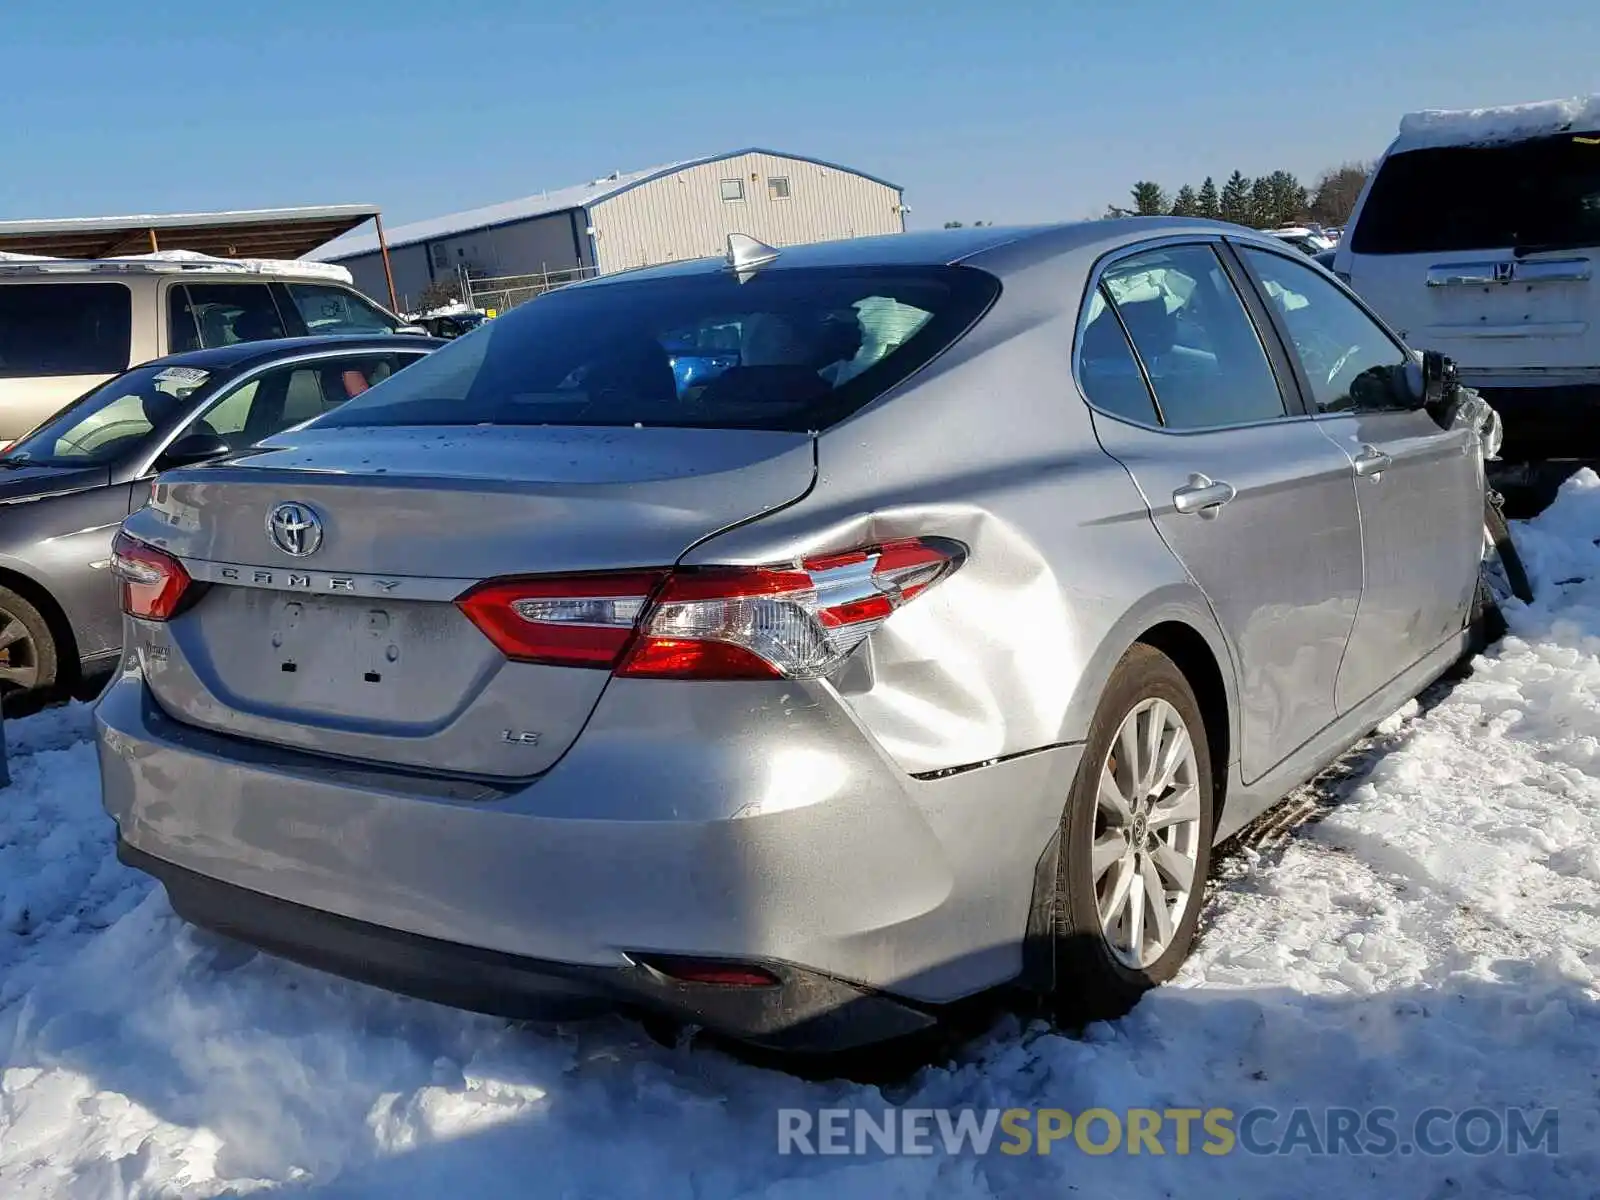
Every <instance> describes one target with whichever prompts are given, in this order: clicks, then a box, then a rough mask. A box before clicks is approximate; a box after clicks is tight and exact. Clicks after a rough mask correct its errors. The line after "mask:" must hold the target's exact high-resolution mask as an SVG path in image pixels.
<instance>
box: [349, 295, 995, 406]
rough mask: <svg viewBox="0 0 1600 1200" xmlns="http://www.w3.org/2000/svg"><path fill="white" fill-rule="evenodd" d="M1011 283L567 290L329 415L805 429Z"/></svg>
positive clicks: (882, 382)
mask: <svg viewBox="0 0 1600 1200" xmlns="http://www.w3.org/2000/svg"><path fill="white" fill-rule="evenodd" d="M999 291H1000V284H999V281H998V280H997V279H995V278H994V277H993V276H991V275H988V274H985V273H984V272H981V271H976V270H972V269H970V268H965V267H895V268H876V267H875V268H859V269H842V268H804V269H802V268H796V269H791V270H784V269H782V268H773V269H770V270H767V271H763V272H758V273H757V274H755V275H754V276H750V277H748V278H747V279H746V280H745V281H744V282H743V283H741V282H740V281H739V279H738V278H737V277H736V276H735V275H733V274H732V273H729V272H721V271H719V272H715V273H704V274H701V273H696V274H690V275H676V276H674V275H667V276H662V277H659V278H655V279H640V280H635V281H632V282H617V283H604V284H596V285H585V286H578V287H571V288H564V289H562V290H560V291H557V292H552V293H550V294H548V295H545V296H541V297H540V298H539V299H537V300H534V301H531V302H529V303H527V304H524V305H520V306H519V307H517V308H516V309H513V310H512V311H511V312H510V313H508V314H506V315H505V316H503V317H500V318H498V319H496V320H494V321H490V322H488V323H487V324H486V325H485V326H483V327H482V328H480V329H479V330H477V331H476V332H474V333H473V334H471V335H470V336H468V337H464V338H461V339H459V340H458V341H455V342H452V343H451V344H450V345H449V346H446V347H445V348H443V349H442V350H439V351H437V352H435V353H434V354H431V355H429V356H428V357H427V358H425V359H424V360H423V361H422V362H420V363H418V364H417V365H416V366H415V367H411V368H409V369H408V370H406V371H405V372H404V373H403V374H401V375H400V376H398V377H397V378H396V379H395V380H393V381H392V382H390V383H387V384H385V385H384V386H382V387H379V388H375V389H373V390H372V391H371V392H370V393H364V394H362V395H361V396H359V397H358V398H356V399H355V400H352V401H351V402H350V403H349V404H346V405H345V406H344V407H342V408H340V409H339V410H338V411H337V412H335V413H332V414H330V415H329V416H327V417H325V418H323V420H322V422H321V424H322V425H324V426H329V425H332V426H347V425H458V424H459V425H471V424H481V423H487V424H495V425H635V424H638V425H666V426H705V427H713V428H738V429H772V430H792V431H796V432H805V431H808V430H815V429H823V428H826V427H827V426H829V425H832V424H834V423H835V422H837V421H840V420H842V419H843V418H844V417H846V416H848V415H849V414H850V413H852V412H854V411H855V410H856V409H858V408H860V407H861V406H862V405H864V404H866V403H868V402H869V401H871V400H872V399H873V398H875V397H877V396H879V395H882V394H883V392H884V391H885V390H886V389H888V388H890V387H892V386H894V385H895V384H896V383H899V382H900V381H901V380H903V379H905V378H906V377H907V376H909V375H910V374H911V373H912V372H913V371H915V370H916V369H917V368H918V367H920V366H922V365H923V364H925V363H927V362H928V361H929V360H930V359H932V358H933V357H934V356H935V355H936V354H938V353H939V352H940V351H942V350H944V349H945V348H946V347H948V346H949V345H950V344H951V343H952V342H953V341H955V340H956V339H957V338H959V337H960V336H961V335H962V334H963V333H964V332H965V331H966V329H967V328H968V327H969V326H970V325H971V324H972V323H973V321H975V320H976V319H977V318H978V317H979V316H981V315H982V313H983V312H984V311H985V310H986V309H987V308H988V306H989V305H990V304H991V303H992V302H993V300H994V298H995V297H996V296H997V295H998V294H999Z"/></svg>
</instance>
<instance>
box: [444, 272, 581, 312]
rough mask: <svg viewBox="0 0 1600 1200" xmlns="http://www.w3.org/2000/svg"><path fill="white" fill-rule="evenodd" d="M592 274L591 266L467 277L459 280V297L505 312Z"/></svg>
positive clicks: (477, 305) (474, 304)
mask: <svg viewBox="0 0 1600 1200" xmlns="http://www.w3.org/2000/svg"><path fill="white" fill-rule="evenodd" d="M595 274H596V271H595V269H594V268H593V267H578V268H576V269H574V270H570V271H540V272H538V273H537V274H533V275H498V276H495V277H493V278H486V279H474V278H472V277H471V276H468V277H466V278H465V279H464V280H463V286H464V287H465V289H466V294H465V295H464V296H463V297H462V299H463V300H465V301H466V303H467V304H468V305H470V306H471V307H473V308H482V309H491V308H492V309H494V310H495V311H496V312H505V310H506V309H508V308H515V307H516V306H517V305H519V304H522V303H525V302H526V301H529V300H532V299H533V298H534V297H535V296H542V295H544V294H545V293H546V292H550V291H554V290H555V289H556V288H558V287H565V286H566V285H567V284H569V283H577V282H578V281H579V280H581V279H592V278H593V277H594V276H595Z"/></svg>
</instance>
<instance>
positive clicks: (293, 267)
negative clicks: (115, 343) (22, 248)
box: [0, 250, 353, 283]
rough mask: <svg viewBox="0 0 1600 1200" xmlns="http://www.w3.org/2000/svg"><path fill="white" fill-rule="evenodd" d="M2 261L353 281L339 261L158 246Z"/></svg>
mask: <svg viewBox="0 0 1600 1200" xmlns="http://www.w3.org/2000/svg"><path fill="white" fill-rule="evenodd" d="M0 263H9V264H16V265H17V268H18V269H19V270H22V269H28V268H32V269H34V270H36V271H37V272H38V273H39V274H43V275H74V274H80V273H81V274H107V273H114V272H117V271H126V272H133V271H149V272H160V271H163V270H171V271H182V272H184V273H188V272H194V271H202V272H203V271H215V272H217V273H218V274H219V275H284V276H289V277H291V278H298V279H336V280H338V281H339V282H340V283H351V282H353V280H352V277H351V275H350V268H348V267H342V266H340V265H339V264H338V263H324V262H309V261H307V260H305V259H298V258H217V257H215V256H213V255H210V254H201V253H200V252H199V251H197V250H158V251H154V252H151V253H148V254H119V255H113V256H110V257H106V258H51V257H50V256H48V255H44V254H21V253H18V252H16V251H13V250H0Z"/></svg>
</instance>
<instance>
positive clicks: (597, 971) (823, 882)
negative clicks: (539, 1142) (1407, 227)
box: [96, 219, 1484, 1050]
mask: <svg viewBox="0 0 1600 1200" xmlns="http://www.w3.org/2000/svg"><path fill="white" fill-rule="evenodd" d="M1416 361H1417V360H1416V358H1415V357H1414V356H1413V355H1412V354H1411V353H1410V352H1409V351H1408V350H1407V349H1406V347H1405V346H1404V345H1403V344H1402V343H1401V342H1400V341H1399V339H1398V338H1397V337H1396V336H1395V335H1394V334H1393V333H1392V332H1391V331H1390V330H1389V329H1387V328H1386V327H1385V326H1384V324H1383V323H1382V322H1381V321H1379V320H1378V319H1377V318H1376V317H1374V316H1373V315H1372V313H1371V312H1370V311H1368V310H1367V309H1366V308H1365V307H1363V306H1362V304H1361V303H1360V302H1359V301H1357V300H1356V299H1355V298H1354V297H1353V296H1352V295H1351V294H1350V293H1349V292H1347V291H1346V290H1344V289H1343V288H1342V287H1341V286H1340V284H1339V283H1338V282H1337V281H1335V280H1334V279H1333V277H1332V276H1330V275H1329V274H1327V273H1326V272H1325V271H1323V270H1322V269H1321V268H1319V267H1317V266H1316V265H1314V264H1313V263H1311V262H1310V261H1309V260H1308V259H1307V258H1306V257H1305V256H1304V255H1302V254H1300V253H1299V252H1298V251H1296V250H1295V249H1293V248H1292V247H1286V246H1284V245H1283V244H1282V243H1280V242H1277V241H1274V240H1273V239H1271V238H1268V237H1265V236H1261V235H1256V234H1252V233H1250V232H1248V231H1246V230H1242V229H1238V228H1234V227H1232V226H1223V225H1217V224H1213V223H1208V222H1197V221H1189V220H1180V219H1173V220H1155V219H1139V220H1132V221H1099V222H1091V223H1085V224H1076V225H1064V226H1056V227H1050V228H1038V229H1013V230H1004V229H992V228H982V229H975V230H973V229H969V230H958V231H950V232H944V233H936V234H926V235H923V234H906V235H900V236H895V237H887V238H869V239H862V240H857V241H848V242H839V243H833V244H824V245H812V246H804V247H793V248H789V249H784V250H782V251H776V250H773V249H771V248H770V247H765V246H762V245H760V244H759V243H755V242H752V241H750V240H749V239H741V238H739V237H738V236H737V235H736V236H735V237H733V238H730V246H729V252H728V255H727V258H726V259H713V260H705V261H698V262H687V263H678V264H673V265H669V266H662V267H657V268H652V269H646V270H640V271H635V272H629V273H626V274H622V275H618V276H614V277H611V278H608V279H602V280H599V281H595V282H592V283H588V284H583V285H580V286H574V287H570V288H567V289H564V290H561V291H559V292H556V293H553V294H551V295H548V296H546V297H543V298H541V299H539V300H536V301H534V302H532V303H529V304H526V305H524V306H522V307H520V308H517V309H515V310H514V311H512V312H510V313H509V314H507V315H506V316H504V317H501V318H500V319H498V320H495V321H492V322H489V323H488V324H487V325H486V326H484V327H483V328H482V329H480V330H478V331H476V332H474V333H472V334H470V335H468V336H466V337H463V338H461V339H460V340H458V341H456V342H453V343H451V344H450V345H449V346H447V347H446V348H444V349H442V350H440V351H438V352H437V353H436V354H434V355H432V356H430V357H429V358H427V359H425V360H423V361H422V362H421V363H419V364H418V365H416V366H414V367H412V368H410V369H409V370H407V371H405V372H403V373H400V374H398V375H396V376H395V377H394V378H393V379H390V380H388V381H385V382H383V383H381V384H379V385H378V386H376V387H374V388H372V389H371V390H369V391H367V392H365V393H363V394H362V395H361V396H360V397H358V398H356V399H354V400H352V401H350V402H349V403H348V404H346V405H344V406H343V407H341V408H339V409H338V410H336V411H334V412H332V413H330V414H328V415H326V416H324V417H322V418H320V419H318V420H316V421H313V422H312V423H310V424H309V425H306V426H303V427H300V428H298V429H295V430H292V431H290V432H287V433H283V434H280V435H278V436H277V437H276V438H273V439H271V440H269V441H268V442H267V443H265V445H264V447H263V448H261V449H259V450H257V451H254V452H251V453H249V454H247V455H245V456H242V457H238V458H235V459H233V460H229V461H224V462H221V463H218V464H213V465H208V466H203V467H194V468H185V469H181V470H176V471H173V472H171V473H169V474H167V475H164V476H163V477H162V478H161V480H160V481H159V483H158V485H157V486H156V487H155V488H154V489H153V493H152V496H151V498H150V501H149V503H148V504H147V505H145V507H143V508H142V509H140V510H139V511H137V512H136V513H134V514H133V515H132V516H131V517H129V519H128V521H127V523H126V525H125V527H124V532H123V534H122V535H121V537H120V538H119V540H118V543H117V547H116V551H115V563H114V570H115V572H116V575H117V576H118V577H119V579H120V581H121V587H122V599H123V606H124V609H125V611H126V613H127V618H126V620H127V628H126V639H125V640H126V646H127V651H126V653H125V657H124V661H123V663H122V666H121V668H120V671H119V674H118V675H117V677H116V678H115V679H114V680H113V682H112V683H111V684H110V686H109V687H108V689H107V690H106V692H105V693H104V694H103V696H102V697H101V699H100V700H99V702H98V706H97V709H96V719H97V724H98V736H99V744H100V756H101V764H102V768H103V772H104V777H105V802H106V806H107V808H108V810H109V812H110V814H111V816H112V817H113V818H114V819H115V821H116V824H117V829H118V833H119V846H120V853H121V855H122V856H123V858H124V860H125V861H127V862H129V863H132V864H134V865H135V866H137V867H140V868H142V869H144V870H146V871H148V872H149V873H151V874H152V875H154V876H156V877H157V878H158V879H160V880H161V882H162V883H163V884H164V885H165V887H166V889H167V892H168V894H169V896H170V898H171V902H172V904H173V907H174V908H175V909H176V910H177V911H178V913H180V914H181V915H182V916H184V917H185V918H187V919H189V920H191V921H193V922H195V923H197V924H200V925H202V926H207V927H210V928H213V929H216V930H220V931H223V932H225V933H227V934H230V935H233V936H235V937H238V938H241V939H244V940H246V941H248V942H252V943H254V944H256V945H258V946H261V947H264V948H266V949H267V950H269V951H271V952H273V953H276V954H281V955H284V956H286V957H290V958H294V959H298V960H300V961H302V962H306V963H310V964H313V965H315V966H320V967H322V968H325V969H328V970H332V971H336V972H339V973H342V974H345V975H348V976H352V977H355V978H360V979H365V980H368V981H371V982H375V983H379V984H381V985H384V986H388V987H391V988H394V989H397V990H401V991H406V992H411V993H413V994H418V995H424V996H429V997H432V998H435V999H440V1000H443V1001H445V1002H448V1003H453V1004H458V1005H462V1006H466V1007H472V1008H478V1009H482V1010H485V1011H491V1012H498V1013H505V1014H508V1015H514V1016H522V1015H533V1016H538V1015H545V1014H552V1015H553V1014H561V1013H568V1012H573V1011H584V1010H587V1009H590V1008H593V1007H595V1006H602V1007H621V1008H627V1009H633V1010H640V1011H643V1012H646V1013H652V1014H655V1015H656V1016H657V1017H664V1018H666V1019H668V1020H671V1021H679V1022H683V1023H686V1024H692V1025H699V1026H703V1027H707V1028H710V1029H713V1030H716V1031H720V1032H722V1033H724V1034H727V1035H731V1036H734V1037H736V1038H742V1039H746V1040H749V1041H753V1042H757V1043H762V1044H767V1045H771V1046H777V1047H784V1048H790V1049H796V1050H816V1049H826V1048H843V1047H848V1046H852V1045H859V1044H862V1043H865V1042H870V1041H874V1040H878V1039H886V1038H893V1037H896V1036H899V1035H904V1034H909V1033H912V1032H915V1031H918V1030H920V1029H924V1028H926V1027H928V1026H929V1025H931V1024H932V1023H934V1022H936V1021H937V1020H938V1018H939V1015H940V1012H941V1009H942V1008H943V1007H944V1006H947V1005H950V1004H951V1003H953V1002H955V1001H958V1000H960V999H962V998H964V997H970V996H973V995H974V994H976V993H980V992H983V991H986V990H988V989H993V988H996V987H997V986H999V985H1017V986H1020V987H1022V988H1025V989H1030V990H1033V991H1035V992H1038V993H1043V994H1044V995H1045V996H1047V997H1049V998H1051V999H1052V1000H1053V1002H1054V1003H1055V1004H1056V1005H1057V1006H1058V1010H1059V1011H1061V1012H1063V1013H1066V1014H1072V1015H1076V1016H1093V1015H1105V1014H1113V1013H1116V1012H1119V1011H1122V1010H1125V1009H1126V1008H1127V1007H1128V1006H1129V1005H1130V1004H1132V1003H1133V1002H1134V1001H1135V1000H1136V999H1137V997H1138V996H1139V994H1140V993H1141V992H1142V991H1143V990H1144V989H1146V988H1148V987H1150V986H1152V985H1153V984H1156V983H1159V982H1160V981H1162V980H1165V979H1167V978H1169V977H1171V976H1172V975H1173V973H1174V972H1175V971H1176V970H1177V968H1178V966H1179V964H1180V963H1181V962H1182V960H1183V958H1184V956H1185V955H1186V954H1187V953H1188V951H1189V949H1190V947H1191V944H1192V943H1193V941H1194V938H1195V930H1196V924H1197V921H1198V919H1199V916H1200V909H1201V902H1202V896H1203V892H1204V886H1205V880H1206V875H1207V866H1208V861H1209V857H1210V852H1211V848H1212V846H1213V845H1214V844H1216V843H1217V842H1218V841H1219V840H1220V839H1222V838H1224V837H1226V836H1228V835H1229V834H1231V833H1233V832H1234V831H1236V830H1238V829H1239V828H1240V827H1241V826H1242V825H1243V824H1244V823H1245V822H1247V821H1249V820H1251V819H1252V818H1254V817H1255V816H1257V815H1258V814H1259V813H1261V812H1262V811H1263V810H1264V809H1265V808H1267V807H1268V806H1270V805H1271V804H1273V803H1274V802H1276V801H1277V800H1278V799H1279V798H1281V797H1282V796H1283V795H1284V794H1285V792H1286V791H1287V790H1288V789H1290V788H1291V787H1293V786H1295V785H1296V784H1299V783H1300V782H1302V781H1303V780H1305V779H1307V778H1308V777H1309V776H1311V775H1312V774H1313V773H1315V772H1316V771H1317V770H1319V769H1320V768H1322V767H1323V766H1325V765H1326V764H1328V763H1329V761H1330V760H1331V759H1333V758H1334V757H1335V756H1337V755H1338V754H1339V753H1340V752H1341V751H1343V750H1344V749H1346V748H1347V747H1348V746H1350V744H1351V743H1352V742H1353V741H1355V740H1356V739H1357V738H1358V737H1359V736H1361V735H1362V734H1364V733H1365V732H1366V731H1367V730H1369V729H1370V728H1371V727H1372V726H1373V724H1374V723H1375V722H1377V721H1379V720H1380V719H1382V718H1383V717H1384V716H1386V715H1388V714H1389V713H1390V712H1392V711H1393V710H1394V709H1395V708H1396V707H1397V706H1398V705H1400V704H1401V703H1402V702H1404V700H1405V699H1406V698H1408V697H1410V696H1411V695H1413V694H1414V693H1416V692H1417V691H1418V690H1419V689H1421V688H1422V687H1424V686H1425V685H1426V684H1428V683H1429V682H1430V681H1431V680H1433V679H1434V678H1435V677H1437V676H1439V675H1440V674H1441V673H1443V672H1444V671H1445V670H1446V669H1447V668H1449V667H1450V666H1451V664H1452V663H1453V662H1454V661H1455V660H1457V659H1458V658H1459V657H1460V656H1461V655H1462V653H1463V651H1464V648H1465V647H1466V646H1467V645H1468V644H1469V638H1470V636H1471V633H1472V628H1471V627H1472V625H1473V614H1474V611H1475V597H1476V596H1477V595H1478V594H1479V593H1478V581H1479V573H1480V558H1481V548H1482V536H1483V535H1482V530H1483V491H1484V484H1483V476H1482V470H1483V468H1482V463H1481V457H1480V454H1479V450H1478V446H1477V439H1476V435H1474V434H1473V433H1472V432H1471V431H1469V430H1465V429H1452V428H1447V426H1448V424H1449V423H1448V422H1442V421H1440V420H1437V419H1436V418H1435V415H1433V412H1432V408H1431V406H1430V403H1431V402H1430V401H1429V392H1428V386H1427V382H1426V380H1420V377H1419V372H1418V370H1417V367H1416Z"/></svg>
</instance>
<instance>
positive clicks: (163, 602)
mask: <svg viewBox="0 0 1600 1200" xmlns="http://www.w3.org/2000/svg"><path fill="white" fill-rule="evenodd" d="M111 573H112V574H113V575H115V576H116V577H117V578H118V579H119V580H120V581H121V582H122V611H123V612H125V613H127V614H128V615H130V616H134V617H143V618H144V619H145V620H147V621H165V620H166V619H167V618H168V617H170V616H172V614H173V613H175V612H177V610H178V605H179V603H181V602H182V600H183V595H184V593H185V592H186V591H188V590H189V583H190V579H189V572H187V571H185V570H184V569H183V564H182V563H181V562H179V561H178V560H177V559H175V558H173V557H172V555H170V554H168V553H166V552H165V551H164V550H157V549H156V548H155V547H154V546H151V545H148V544H147V543H145V542H141V541H139V540H138V539H137V538H131V537H129V536H128V535H127V534H125V533H118V534H117V536H116V540H115V541H113V542H112V543H111Z"/></svg>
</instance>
